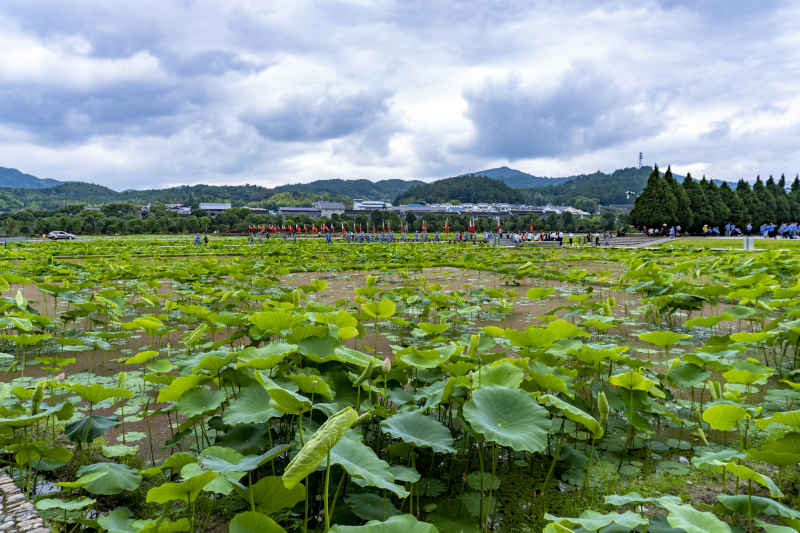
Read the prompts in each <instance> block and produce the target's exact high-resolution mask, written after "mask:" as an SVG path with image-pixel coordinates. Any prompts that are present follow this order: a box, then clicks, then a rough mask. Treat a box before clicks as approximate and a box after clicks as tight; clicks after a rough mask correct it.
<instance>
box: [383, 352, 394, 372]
mask: <svg viewBox="0 0 800 533" xmlns="http://www.w3.org/2000/svg"><path fill="white" fill-rule="evenodd" d="M391 369H392V360H391V359H389V356H386V357H385V358H384V360H383V371H384V372H387V373H388V372H389V371H390V370H391Z"/></svg>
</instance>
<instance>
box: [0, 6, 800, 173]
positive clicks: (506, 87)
mask: <svg viewBox="0 0 800 533" xmlns="http://www.w3.org/2000/svg"><path fill="white" fill-rule="evenodd" d="M798 19H800V10H798V8H796V7H794V4H792V3H791V2H789V1H788V0H765V1H763V2H749V1H745V0H731V1H730V2H721V1H717V0H698V1H691V0H644V1H634V0H601V1H597V0H575V1H574V2H569V3H556V2H548V1H546V0H506V1H499V0H498V1H495V0H490V1H480V2H479V1H465V2H452V1H448V0H428V1H422V0H385V1H382V2H376V3H371V4H365V3H362V2H352V1H346V0H331V1H326V2H318V1H316V0H296V1H294V2H284V3H274V2H273V3H270V2H252V1H251V0H227V1H226V2H218V1H216V0H140V1H139V2H136V3H126V2H115V3H114V2H111V3H109V2H107V1H105V2H103V1H101V0H73V1H71V2H69V6H68V8H67V7H65V3H64V2H63V0H36V1H35V2H32V1H30V0H4V1H3V2H2V5H0V46H5V47H9V46H11V48H13V45H19V47H20V48H21V52H15V53H14V54H8V55H6V58H5V59H6V61H5V62H3V59H4V58H3V57H2V56H0V165H1V166H15V167H19V168H22V169H23V170H27V171H29V172H34V173H38V174H41V175H43V176H44V177H47V176H48V175H49V176H58V177H64V178H70V177H76V178H77V177H81V178H85V177H86V176H90V177H91V178H92V179H94V180H95V181H97V182H100V183H108V184H113V185H114V186H117V187H126V186H127V187H132V186H133V187H145V186H159V185H160V184H161V183H171V184H174V183H184V182H186V183H188V182H203V181H204V182H209V183H213V182H225V183H232V182H251V183H256V182H259V183H264V184H277V183H281V182H285V181H286V180H288V179H293V180H298V179H315V178H324V177H340V176H359V177H368V178H369V177H404V178H414V177H436V176H448V175H452V174H457V173H461V172H467V171H470V170H475V169H479V168H489V167H490V166H497V165H500V164H510V165H513V166H517V167H519V168H521V169H522V170H526V171H530V172H533V173H538V174H544V175H567V174H574V173H579V172H586V171H592V170H595V169H597V168H601V169H603V170H613V169H615V168H617V167H620V166H625V165H628V164H630V161H631V160H632V158H633V157H634V156H635V154H636V153H638V151H639V150H644V151H645V152H646V154H647V157H648V158H653V160H655V161H658V162H659V163H663V164H666V163H669V162H673V163H675V164H676V165H679V164H683V165H694V167H692V168H703V169H704V171H705V172H707V173H708V174H709V175H718V176H722V177H724V176H727V175H732V174H733V175H747V173H749V172H751V171H752V173H753V174H755V173H758V172H759V171H760V173H761V174H762V175H765V174H769V173H773V174H776V175H778V174H780V173H781V172H783V171H785V172H786V173H787V174H791V175H794V174H795V173H796V170H797V169H800V152H798V151H797V150H796V149H795V148H794V146H795V144H794V143H795V141H796V139H795V137H796V136H797V134H796V133H795V132H797V131H800V104H798V103H796V102H795V101H796V97H795V94H796V91H795V89H794V87H796V86H797V83H798V82H800V38H798V37H797V32H796V29H795V27H796V21H797V20H798ZM9 58H11V59H9ZM565 65H575V67H574V68H573V69H571V70H569V71H567V72H566V73H564V66H565ZM632 154H633V155H632ZM762 167H763V169H762Z"/></svg>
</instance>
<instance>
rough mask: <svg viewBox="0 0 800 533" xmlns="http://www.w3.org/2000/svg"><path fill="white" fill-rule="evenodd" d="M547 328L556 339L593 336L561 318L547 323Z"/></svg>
mask: <svg viewBox="0 0 800 533" xmlns="http://www.w3.org/2000/svg"><path fill="white" fill-rule="evenodd" d="M545 330H546V331H547V332H548V333H550V334H552V335H553V337H554V340H560V339H571V338H573V337H591V334H589V333H587V332H586V331H584V330H582V329H581V328H579V327H578V326H576V325H575V324H572V323H571V322H567V321H566V320H563V319H561V318H559V319H558V320H553V321H552V322H550V323H549V324H547V326H546V327H545Z"/></svg>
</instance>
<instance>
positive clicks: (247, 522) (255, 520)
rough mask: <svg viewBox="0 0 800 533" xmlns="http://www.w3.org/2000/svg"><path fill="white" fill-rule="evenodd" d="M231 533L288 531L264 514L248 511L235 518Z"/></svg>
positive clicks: (283, 532)
mask: <svg viewBox="0 0 800 533" xmlns="http://www.w3.org/2000/svg"><path fill="white" fill-rule="evenodd" d="M228 531H229V532H230V533H286V530H285V529H283V528H282V527H281V526H279V525H278V524H277V522H275V521H274V520H273V519H272V518H270V517H268V516H267V515H265V514H263V513H258V512H255V511H246V512H244V513H239V514H237V515H236V516H234V517H233V520H231V523H230V529H229V530H228Z"/></svg>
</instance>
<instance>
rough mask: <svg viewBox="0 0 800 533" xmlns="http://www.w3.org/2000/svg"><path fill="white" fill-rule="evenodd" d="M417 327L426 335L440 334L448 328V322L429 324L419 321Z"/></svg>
mask: <svg viewBox="0 0 800 533" xmlns="http://www.w3.org/2000/svg"><path fill="white" fill-rule="evenodd" d="M417 327H418V328H419V329H421V330H422V331H424V332H425V333H427V334H428V335H441V334H442V333H444V332H445V331H447V330H448V329H450V326H449V325H448V324H431V323H430V322H420V323H419V324H417Z"/></svg>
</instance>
